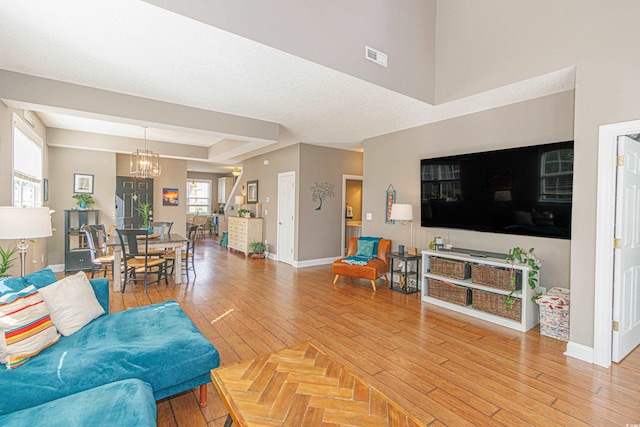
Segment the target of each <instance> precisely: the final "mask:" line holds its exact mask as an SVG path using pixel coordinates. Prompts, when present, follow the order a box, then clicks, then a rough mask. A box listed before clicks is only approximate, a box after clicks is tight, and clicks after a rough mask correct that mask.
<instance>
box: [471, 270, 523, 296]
mask: <svg viewBox="0 0 640 427" xmlns="http://www.w3.org/2000/svg"><path fill="white" fill-rule="evenodd" d="M511 274H515V275H516V286H519V284H520V280H519V275H520V274H521V273H520V271H519V270H518V271H513V270H512V269H510V268H507V269H505V268H500V267H491V266H487V265H480V264H473V265H472V266H471V281H472V282H473V283H477V284H478V285H485V286H489V287H491V288H496V289H503V290H509V289H511Z"/></svg>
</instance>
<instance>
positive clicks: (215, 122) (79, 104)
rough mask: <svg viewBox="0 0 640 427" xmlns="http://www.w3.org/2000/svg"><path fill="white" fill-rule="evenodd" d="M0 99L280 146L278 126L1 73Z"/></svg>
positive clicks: (135, 97)
mask: <svg viewBox="0 0 640 427" xmlns="http://www.w3.org/2000/svg"><path fill="white" fill-rule="evenodd" d="M0 99H7V100H11V101H13V103H14V104H16V105H18V104H19V105H22V108H28V109H34V110H36V111H37V107H38V106H43V107H47V110H48V111H54V112H58V113H61V114H73V115H76V116H83V117H87V118H93V119H108V120H110V121H118V122H121V123H130V124H137V125H141V126H149V125H151V124H153V125H156V126H157V127H165V128H169V129H176V130H187V131H188V130H190V129H191V130H197V131H201V132H208V133H211V134H212V135H214V136H216V137H223V138H231V139H237V140H242V141H248V142H258V143H273V142H277V141H278V138H279V134H280V125H279V124H278V123H274V122H268V121H264V120H257V119H252V118H248V117H242V116H236V115H233V114H226V113H220V112H216V111H210V110H204V109H201V108H194V107H189V106H185V105H179V104H172V103H169V102H163V101H157V100H154V99H148V98H141V97H137V96H132V95H126V94H123V93H118V92H111V91H107V90H102V89H96V88H92V87H88V86H81V85H77V84H73V83H66V82H61V81H58V80H51V79H45V78H41V77H36V76H31V75H28V74H21V73H15V72H12V71H8V70H0Z"/></svg>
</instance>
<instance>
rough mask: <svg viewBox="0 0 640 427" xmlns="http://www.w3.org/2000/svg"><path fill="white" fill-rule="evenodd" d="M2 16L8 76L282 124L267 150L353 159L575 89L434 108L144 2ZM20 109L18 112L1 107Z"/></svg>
mask: <svg viewBox="0 0 640 427" xmlns="http://www.w3.org/2000/svg"><path fill="white" fill-rule="evenodd" d="M0 16H2V24H1V25H0V46H2V49H1V50H0V69H4V70H9V71H15V72H19V73H23V74H28V75H33V76H38V77H46V78H48V79H53V80H59V81H63V82H69V83H74V84H78V85H83V86H90V87H94V88H99V89H104V90H108V91H112V92H117V93H122V94H130V95H135V96H138V97H143V98H149V99H153V100H159V101H165V102H170V103H174V104H179V105H184V106H190V107H196V108H200V109H205V110H211V111H216V112H223V113H228V114H234V115H238V116H243V117H248V118H252V119H260V120H265V121H270V122H274V123H279V124H280V125H281V126H280V128H281V131H280V140H279V142H278V143H277V144H273V145H271V146H269V149H275V148H278V147H282V146H286V145H289V144H293V143H298V142H303V143H309V144H321V145H329V146H334V147H338V148H345V149H354V148H358V147H361V142H362V140H364V139H366V138H371V137H374V136H378V135H382V134H387V133H391V132H395V131H398V130H401V129H406V128H410V127H414V126H418V125H422V124H426V123H430V122H435V121H438V120H443V119H447V118H451V117H456V116H460V115H464V114H469V113H472V112H475V111H481V110H484V109H489V108H495V107H498V106H501V105H506V104H510V103H513V102H519V101H523V100H526V99H532V98H536V97H539V96H544V95H548V94H551V93H557V92H561V91H564V90H569V89H572V88H573V84H574V71H573V70H571V69H568V70H559V71H558V72H555V73H551V74H548V75H545V76H540V77H536V78H534V79H531V80H528V81H526V82H519V83H515V84H514V85H511V86H509V87H505V88H498V89H496V90H493V91H490V92H486V93H483V94H479V95H475V96H472V97H469V98H465V99H461V100H456V101H453V102H449V103H446V104H442V105H438V106H432V105H429V104H427V103H424V102H422V101H419V100H416V99H413V98H410V97H407V96H404V95H401V94H398V93H396V92H393V91H390V90H387V89H385V88H382V87H379V86H376V85H373V84H371V83H368V82H365V81H363V80H359V79H357V78H355V77H352V76H349V75H346V74H343V73H340V72H337V71H335V70H332V69H329V68H327V67H324V66H322V65H318V64H315V63H312V62H310V61H307V60H304V59H301V58H299V57H296V56H293V55H290V54H288V53H285V52H282V51H279V50H276V49H273V48H270V47H268V46H265V45H262V44H260V43H256V42H253V41H251V40H248V39H245V38H242V37H239V36H236V35H234V34H231V33H228V32H225V31H222V30H219V29H217V28H214V27H211V26H207V25H205V24H202V23H200V22H197V21H194V20H191V19H189V18H186V17H183V16H180V15H177V14H174V13H171V12H168V11H166V10H164V9H160V8H157V7H155V6H152V5H150V4H148V3H145V2H140V1H123V0H117V1H108V2H104V1H96V0H65V1H62V0H57V1H55V0H54V1H21V2H18V1H11V2H8V1H7V2H0ZM363 60H364V59H363ZM12 101H20V100H11V99H6V100H5V102H7V104H9V105H11V102H12ZM34 110H36V111H38V112H39V113H42V114H40V116H41V118H42V119H43V121H44V122H45V124H46V125H47V126H48V127H57V128H61V129H71V130H81V131H87V132H96V133H105V134H111V135H119V136H128V137H134V138H140V137H141V135H142V131H141V130H140V127H138V126H133V125H131V124H119V123H115V122H114V120H116V119H114V118H113V117H103V118H93V119H87V118H78V117H74V116H75V114H73V112H71V113H67V114H64V115H62V114H59V113H57V112H53V111H52V110H51V111H48V109H47V106H46V105H38V106H37V107H35V106H34ZM148 137H149V138H150V139H156V140H159V141H166V142H171V143H184V144H191V145H198V146H212V145H214V144H216V143H217V142H219V141H220V140H221V136H220V135H217V134H216V133H215V132H203V131H195V130H194V131H190V130H189V129H182V130H180V131H176V130H175V129H173V128H169V127H167V128H163V126H158V125H157V124H156V125H154V126H152V127H150V128H149V130H148ZM263 146H264V144H262V145H256V146H255V147H253V146H248V148H247V149H245V150H244V152H243V153H242V154H241V155H239V156H236V157H234V158H226V159H225V161H226V162H227V163H233V162H236V163H237V162H239V161H241V160H243V159H245V158H248V157H251V156H252V155H254V154H255V151H253V150H251V149H249V148H251V147H253V148H255V149H256V150H257V149H262V151H264V150H265V149H264V148H263ZM222 157H224V156H222ZM227 157H228V156H227ZM210 160H212V161H214V162H215V161H216V159H215V158H212V159H210Z"/></svg>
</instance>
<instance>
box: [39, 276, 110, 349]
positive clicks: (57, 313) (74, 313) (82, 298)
mask: <svg viewBox="0 0 640 427" xmlns="http://www.w3.org/2000/svg"><path fill="white" fill-rule="evenodd" d="M39 291H40V294H41V295H42V299H44V302H45V304H47V307H48V308H49V311H50V312H51V321H52V322H53V324H54V326H55V327H56V329H58V332H60V333H61V334H62V335H64V336H65V337H68V336H69V335H71V334H73V333H74V332H77V331H78V330H80V329H81V328H82V327H83V326H84V325H86V324H87V323H89V322H91V321H92V320H93V319H95V318H96V317H100V316H102V315H103V314H104V309H103V308H102V306H101V305H100V303H99V302H98V299H97V298H96V294H95V292H93V288H92V287H91V283H89V279H88V278H87V275H86V274H85V273H84V272H83V271H80V272H79V273H78V274H76V275H75V276H69V277H65V278H64V279H62V280H58V281H57V282H56V283H53V284H51V285H49V286H45V287H44V288H40V289H39Z"/></svg>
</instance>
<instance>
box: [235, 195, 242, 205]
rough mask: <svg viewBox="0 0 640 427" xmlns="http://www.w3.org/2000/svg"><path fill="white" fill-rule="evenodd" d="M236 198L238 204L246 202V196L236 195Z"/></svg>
mask: <svg viewBox="0 0 640 427" xmlns="http://www.w3.org/2000/svg"><path fill="white" fill-rule="evenodd" d="M235 200H236V205H242V204H244V196H236V198H235Z"/></svg>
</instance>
